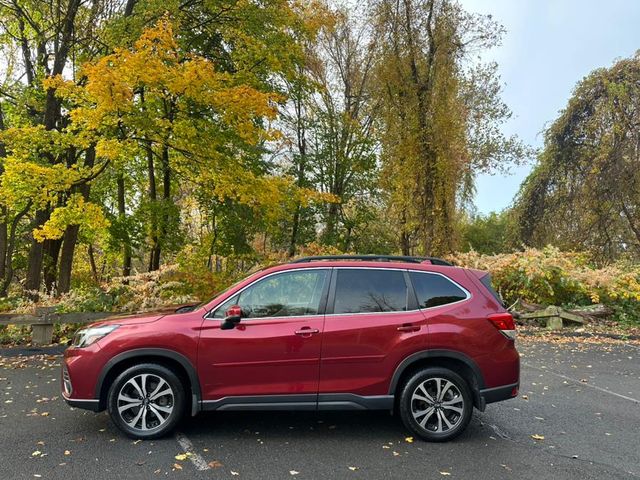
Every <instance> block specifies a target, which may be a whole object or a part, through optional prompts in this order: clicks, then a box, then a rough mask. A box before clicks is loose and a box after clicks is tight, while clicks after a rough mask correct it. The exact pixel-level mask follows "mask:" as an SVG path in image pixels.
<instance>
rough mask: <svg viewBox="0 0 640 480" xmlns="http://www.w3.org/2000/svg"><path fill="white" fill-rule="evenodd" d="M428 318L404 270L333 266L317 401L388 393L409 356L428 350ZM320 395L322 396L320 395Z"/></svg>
mask: <svg viewBox="0 0 640 480" xmlns="http://www.w3.org/2000/svg"><path fill="white" fill-rule="evenodd" d="M425 329H426V322H425V318H424V315H423V314H422V313H421V312H420V310H419V309H418V306H417V301H416V298H415V294H414V292H413V289H412V288H411V287H410V284H409V280H408V273H407V271H406V270H403V269H392V268H364V267H361V268H357V267H353V268H352V267H336V268H334V270H333V275H332V280H331V287H330V292H329V301H328V304H327V314H326V317H325V328H324V334H323V343H322V355H321V361H320V398H319V400H320V402H322V401H327V402H329V401H332V400H335V401H341V400H343V399H346V398H347V397H344V396H343V397H344V398H341V397H340V396H339V395H335V394H340V393H350V394H356V395H361V396H375V395H387V393H388V391H387V390H388V386H389V380H390V378H391V375H392V374H393V371H394V370H395V368H396V366H397V365H398V363H399V362H400V361H401V360H402V359H403V358H404V357H405V356H406V355H408V354H410V353H412V352H414V351H417V350H420V349H424V348H426V340H425V338H426V335H424V334H425V333H426V330H425ZM323 394H324V396H323Z"/></svg>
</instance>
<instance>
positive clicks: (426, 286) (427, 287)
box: [409, 272, 468, 308]
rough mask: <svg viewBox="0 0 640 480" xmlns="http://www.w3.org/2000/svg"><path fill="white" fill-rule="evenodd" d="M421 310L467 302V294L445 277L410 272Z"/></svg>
mask: <svg viewBox="0 0 640 480" xmlns="http://www.w3.org/2000/svg"><path fill="white" fill-rule="evenodd" d="M409 277H410V278H411V283H413V288H414V290H415V292H416V296H417V297H418V305H419V306H420V308H430V307H438V306H440V305H447V304H449V303H455V302H460V301H462V300H466V299H467V297H468V295H467V292H465V291H464V290H462V289H461V288H460V287H458V286H457V285H456V284H455V283H453V282H452V281H451V280H449V279H448V278H447V277H445V276H443V275H438V274H435V273H427V272H424V273H422V272H409Z"/></svg>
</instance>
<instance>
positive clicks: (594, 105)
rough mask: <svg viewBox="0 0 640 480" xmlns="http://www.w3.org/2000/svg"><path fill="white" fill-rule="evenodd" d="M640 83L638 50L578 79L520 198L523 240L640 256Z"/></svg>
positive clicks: (601, 255)
mask: <svg viewBox="0 0 640 480" xmlns="http://www.w3.org/2000/svg"><path fill="white" fill-rule="evenodd" d="M639 85H640V56H638V55H635V56H633V57H632V58H628V59H624V60H620V61H619V62H617V63H615V64H614V65H613V66H612V67H610V68H601V69H598V70H595V71H594V72H592V73H591V74H590V75H588V76H587V77H586V78H585V79H584V80H582V81H581V82H580V83H579V84H578V85H577V87H576V89H575V91H574V92H573V95H572V97H571V99H570V100H569V102H568V104H567V106H566V108H565V109H564V110H563V111H562V112H561V113H560V115H559V117H558V118H557V119H556V120H555V121H554V122H553V124H552V125H551V126H550V127H549V128H548V129H547V130H546V132H545V137H544V138H545V143H544V150H543V151H542V153H541V154H540V156H539V159H538V163H537V164H536V166H535V167H534V169H533V171H532V172H531V174H530V175H529V177H527V179H526V180H525V182H524V183H523V185H522V187H521V189H520V192H519V194H518V197H517V199H516V202H515V207H514V212H513V215H514V217H515V219H516V222H517V225H518V226H519V234H520V239H521V241H522V242H524V243H525V244H527V245H536V246H544V245H546V244H547V243H552V244H554V245H557V246H560V247H562V248H570V249H576V248H579V249H584V250H588V251H591V252H593V253H594V255H595V256H596V257H597V258H598V259H599V260H600V261H603V260H604V261H607V260H612V259H616V258H618V257H620V256H621V255H629V256H632V257H633V258H639V257H640V154H639V151H638V145H639V144H640V132H639V130H638V125H640V86H639Z"/></svg>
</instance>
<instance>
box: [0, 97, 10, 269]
mask: <svg viewBox="0 0 640 480" xmlns="http://www.w3.org/2000/svg"><path fill="white" fill-rule="evenodd" d="M4 130H5V124H4V112H3V111H2V103H0V132H3V131H4ZM6 156H7V150H6V148H5V146H4V143H2V142H0V159H2V160H4V158H5V157H6ZM3 165H4V162H2V163H0V175H2V174H3V173H4V168H3ZM8 213H9V212H8V211H7V208H6V207H5V206H4V205H3V206H2V207H1V208H0V217H2V218H0V278H4V274H5V272H6V265H7V249H8V245H7V241H8V238H7V231H8V229H7V220H8V219H7V215H8ZM9 261H11V259H9Z"/></svg>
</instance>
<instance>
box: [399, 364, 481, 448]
mask: <svg viewBox="0 0 640 480" xmlns="http://www.w3.org/2000/svg"><path fill="white" fill-rule="evenodd" d="M399 411H400V418H401V419H402V422H403V423H404V425H405V426H406V427H407V428H408V429H409V430H411V431H412V432H413V433H414V434H416V435H417V436H419V437H420V438H422V439H424V440H427V441H430V442H444V441H447V440H451V439H453V438H455V437H457V436H458V435H460V434H461V433H462V432H463V431H464V430H465V428H467V425H469V421H470V420H471V414H472V411H473V401H472V399H471V393H470V391H469V386H468V385H467V382H466V381H465V380H464V379H463V378H462V377H461V376H460V375H458V374H457V373H455V372H453V371H451V370H449V369H446V368H439V367H430V368H425V369H424V370H420V371H419V372H417V373H416V374H415V375H413V376H412V377H411V378H409V380H408V381H407V382H406V383H405V384H404V387H403V388H402V391H401V394H400V403H399Z"/></svg>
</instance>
